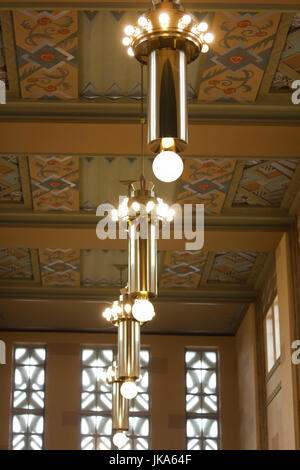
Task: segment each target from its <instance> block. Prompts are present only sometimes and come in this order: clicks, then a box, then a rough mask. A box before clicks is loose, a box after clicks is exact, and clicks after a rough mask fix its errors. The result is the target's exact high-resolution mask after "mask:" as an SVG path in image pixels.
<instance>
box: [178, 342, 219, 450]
mask: <svg viewBox="0 0 300 470" xmlns="http://www.w3.org/2000/svg"><path fill="white" fill-rule="evenodd" d="M185 386H186V438H187V449H188V450H218V449H219V447H220V443H219V435H220V431H219V385H218V354H217V352H216V351H213V350H212V351H209V350H205V351H204V350H191V349H188V350H186V352H185Z"/></svg>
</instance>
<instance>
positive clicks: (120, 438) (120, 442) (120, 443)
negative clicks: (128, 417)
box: [113, 431, 128, 449]
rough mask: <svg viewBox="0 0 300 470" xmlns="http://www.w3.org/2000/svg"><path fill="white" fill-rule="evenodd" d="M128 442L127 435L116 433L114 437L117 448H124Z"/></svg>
mask: <svg viewBox="0 0 300 470" xmlns="http://www.w3.org/2000/svg"><path fill="white" fill-rule="evenodd" d="M127 440H128V438H127V436H126V434H124V433H123V432H121V431H118V432H116V434H115V435H114V437H113V443H114V444H115V446H116V447H118V449H120V448H121V447H124V445H125V444H126V442H127Z"/></svg>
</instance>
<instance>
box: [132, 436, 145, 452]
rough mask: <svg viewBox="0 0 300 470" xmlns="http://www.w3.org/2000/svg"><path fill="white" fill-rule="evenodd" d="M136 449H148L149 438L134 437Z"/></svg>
mask: <svg viewBox="0 0 300 470" xmlns="http://www.w3.org/2000/svg"><path fill="white" fill-rule="evenodd" d="M134 449H135V450H148V449H149V439H145V438H143V437H138V438H136V439H134Z"/></svg>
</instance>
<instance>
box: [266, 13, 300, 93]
mask: <svg viewBox="0 0 300 470" xmlns="http://www.w3.org/2000/svg"><path fill="white" fill-rule="evenodd" d="M299 74H300V12H299V13H295V14H294V16H293V18H292V21H291V26H290V29H289V32H288V36H287V39H286V43H285V46H284V49H283V52H282V54H281V57H280V62H279V65H278V68H277V71H276V74H275V76H274V79H273V82H272V87H271V91H281V92H284V91H290V89H291V83H292V82H293V81H294V80H296V79H298V80H299V77H300V75H299Z"/></svg>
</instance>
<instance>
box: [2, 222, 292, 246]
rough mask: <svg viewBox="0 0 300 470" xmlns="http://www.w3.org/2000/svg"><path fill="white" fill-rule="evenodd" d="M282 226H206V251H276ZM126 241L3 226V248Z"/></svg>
mask: <svg viewBox="0 0 300 470" xmlns="http://www.w3.org/2000/svg"><path fill="white" fill-rule="evenodd" d="M283 233H284V231H283V230H280V229H278V228H277V229H276V228H273V229H258V228H256V229H255V230H249V229H248V230H245V229H243V228H238V229H227V230H222V231H220V230H219V229H212V228H209V227H206V228H205V236H204V238H205V240H204V246H203V250H205V251H255V252H269V251H274V250H275V249H276V247H277V245H278V243H279V241H280V239H281V237H282V235H283ZM186 242H188V240H185V239H182V240H174V239H173V238H171V239H170V240H162V239H159V240H158V249H159V250H163V251H165V250H180V251H184V250H185V249H186V247H185V244H186ZM127 244H128V242H127V240H120V239H106V240H99V239H98V238H97V236H96V226H94V227H84V226H83V227H72V226H71V225H70V226H68V227H36V226H29V227H18V226H9V227H7V226H2V227H1V230H0V247H3V248H65V249H66V248H73V249H98V250H123V249H126V248H127Z"/></svg>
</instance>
